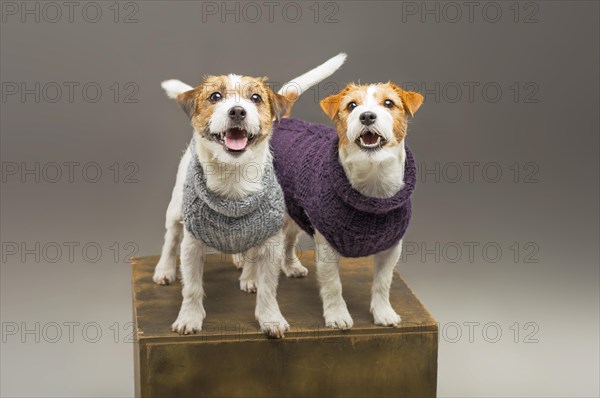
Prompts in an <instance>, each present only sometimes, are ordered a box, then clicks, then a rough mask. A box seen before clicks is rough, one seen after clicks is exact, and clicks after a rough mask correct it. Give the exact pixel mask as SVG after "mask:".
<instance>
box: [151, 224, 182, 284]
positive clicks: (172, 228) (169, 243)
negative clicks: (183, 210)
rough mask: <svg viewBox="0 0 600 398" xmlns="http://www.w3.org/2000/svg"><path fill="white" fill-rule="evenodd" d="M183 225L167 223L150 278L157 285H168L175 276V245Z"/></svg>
mask: <svg viewBox="0 0 600 398" xmlns="http://www.w3.org/2000/svg"><path fill="white" fill-rule="evenodd" d="M182 232H183V225H181V223H179V222H172V223H171V224H170V225H167V231H166V232H165V242H164V243H163V247H162V251H161V254H160V260H158V264H156V268H155V269H154V276H153V277H152V280H153V281H154V282H155V283H158V284H159V285H168V284H170V283H173V282H175V279H176V278H177V246H179V243H180V242H181V235H182Z"/></svg>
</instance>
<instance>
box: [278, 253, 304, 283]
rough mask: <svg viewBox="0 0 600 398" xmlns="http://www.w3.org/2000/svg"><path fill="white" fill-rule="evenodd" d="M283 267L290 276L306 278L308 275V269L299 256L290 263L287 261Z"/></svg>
mask: <svg viewBox="0 0 600 398" xmlns="http://www.w3.org/2000/svg"><path fill="white" fill-rule="evenodd" d="M281 269H282V271H283V273H284V274H285V276H287V277H288V278H304V277H305V276H306V275H308V269H306V267H305V266H303V265H302V263H300V260H298V259H297V258H296V259H294V260H293V261H291V262H289V263H288V262H287V261H286V263H285V264H284V265H283V267H282V268H281Z"/></svg>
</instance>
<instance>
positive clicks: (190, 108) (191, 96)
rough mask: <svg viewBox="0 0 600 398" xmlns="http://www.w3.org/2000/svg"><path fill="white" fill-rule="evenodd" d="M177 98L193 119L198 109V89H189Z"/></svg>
mask: <svg viewBox="0 0 600 398" xmlns="http://www.w3.org/2000/svg"><path fill="white" fill-rule="evenodd" d="M175 100H176V101H177V103H178V104H179V106H181V109H183V111H184V112H185V114H186V115H188V117H189V118H190V119H191V118H192V116H193V115H194V111H195V110H196V90H195V89H194V90H188V91H186V92H184V93H181V94H179V95H178V96H177V97H176V98H175Z"/></svg>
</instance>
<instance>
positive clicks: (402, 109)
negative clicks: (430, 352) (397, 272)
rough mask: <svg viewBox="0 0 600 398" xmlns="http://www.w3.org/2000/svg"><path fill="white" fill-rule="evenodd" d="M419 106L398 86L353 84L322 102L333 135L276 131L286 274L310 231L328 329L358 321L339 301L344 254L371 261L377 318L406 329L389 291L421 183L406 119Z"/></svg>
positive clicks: (310, 129) (319, 130)
mask: <svg viewBox="0 0 600 398" xmlns="http://www.w3.org/2000/svg"><path fill="white" fill-rule="evenodd" d="M422 102H423V97H422V96H421V95H420V94H418V93H415V92H410V91H405V90H403V89H402V88H400V87H398V86H397V85H395V84H393V83H380V84H370V85H354V84H350V85H348V86H347V87H345V88H344V89H343V90H342V91H341V92H339V93H338V94H336V95H333V96H330V97H328V98H325V99H324V100H323V101H321V107H322V109H323V111H324V112H325V113H326V114H327V115H328V116H329V117H330V118H331V119H332V120H334V121H335V123H336V126H337V129H333V128H331V127H328V126H323V125H318V124H310V123H306V122H302V121H299V120H292V119H284V120H282V122H281V123H280V124H279V125H278V126H277V127H276V131H275V133H274V135H273V138H272V140H271V146H272V148H273V154H274V158H275V163H274V164H275V170H276V172H277V177H278V179H279V182H280V184H281V186H282V188H283V191H284V194H285V201H286V207H287V213H288V219H287V220H286V224H285V227H284V235H285V244H284V246H285V260H284V266H283V268H284V269H286V268H289V267H296V268H297V267H298V266H299V265H300V261H299V260H298V258H297V256H296V253H295V247H294V246H295V243H296V240H297V236H298V233H299V232H300V231H301V230H304V231H306V232H307V233H309V234H310V235H313V236H314V239H315V246H316V250H315V252H316V263H317V278H318V280H319V285H320V294H321V298H322V301H323V314H324V318H325V323H326V325H327V326H328V327H333V328H340V329H349V328H351V327H352V325H353V320H352V317H351V316H350V313H349V312H348V308H347V306H346V302H345V301H344V298H343V297H342V285H341V281H340V276H339V267H338V263H339V259H340V257H341V256H345V257H363V256H371V255H373V256H374V259H375V268H374V280H373V285H372V297H371V307H370V308H371V312H372V314H373V317H374V321H375V323H376V324H377V325H383V326H397V325H398V324H399V323H400V316H398V314H397V313H396V311H394V309H393V308H392V306H391V304H390V300H389V292H390V285H391V282H392V276H393V270H394V266H395V265H396V263H397V262H398V260H399V258H400V254H401V250H402V237H403V235H404V233H405V231H406V228H407V226H408V221H409V220H410V215H411V203H410V196H411V194H412V191H413V189H414V186H415V182H416V168H415V164H414V163H415V162H414V158H413V157H412V154H411V153H410V151H409V150H408V148H407V147H406V146H405V144H404V143H405V137H406V133H407V119H408V117H409V116H413V115H414V114H415V112H416V111H417V110H418V109H419V107H420V106H421V104H422ZM336 130H337V131H336ZM292 149H293V150H292Z"/></svg>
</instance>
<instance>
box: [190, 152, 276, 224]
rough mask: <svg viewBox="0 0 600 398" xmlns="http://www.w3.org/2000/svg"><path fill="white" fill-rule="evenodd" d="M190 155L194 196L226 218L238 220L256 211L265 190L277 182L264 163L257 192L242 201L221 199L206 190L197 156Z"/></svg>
mask: <svg viewBox="0 0 600 398" xmlns="http://www.w3.org/2000/svg"><path fill="white" fill-rule="evenodd" d="M194 148H195V146H194V143H192V149H194ZM192 155H193V157H192V162H193V163H192V167H193V186H194V190H195V192H196V195H197V196H198V198H200V200H201V201H202V202H204V203H206V204H207V205H208V207H210V208H211V209H212V210H214V211H215V212H217V213H219V214H222V215H224V216H226V217H232V218H239V217H243V216H245V215H248V214H250V213H252V212H254V211H256V210H257V209H258V208H259V206H260V204H261V203H262V202H263V200H264V199H265V197H266V196H267V195H266V192H267V190H269V189H274V188H276V187H275V186H276V184H277V182H276V180H275V172H274V170H273V165H272V163H271V162H266V163H265V164H264V167H263V174H262V176H261V178H262V181H261V185H262V187H261V189H260V190H259V191H257V192H254V193H252V194H249V195H248V196H245V197H244V198H242V199H229V198H223V197H222V196H219V195H217V194H215V193H214V192H213V191H211V190H210V189H208V186H207V185H206V176H205V175H204V170H203V168H202V165H201V164H200V161H199V160H198V155H197V154H196V153H195V151H194V152H193V154H192Z"/></svg>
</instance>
